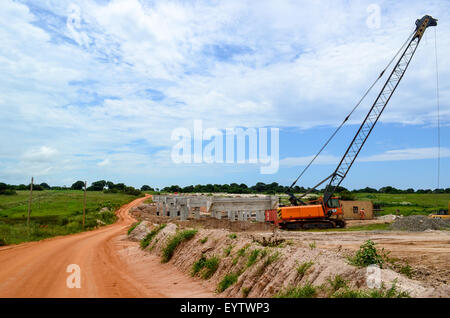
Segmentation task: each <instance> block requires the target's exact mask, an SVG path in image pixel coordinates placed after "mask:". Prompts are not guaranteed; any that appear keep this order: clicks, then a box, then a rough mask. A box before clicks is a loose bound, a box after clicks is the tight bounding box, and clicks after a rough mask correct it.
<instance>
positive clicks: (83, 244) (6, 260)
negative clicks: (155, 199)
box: [0, 195, 212, 298]
mask: <svg viewBox="0 0 450 318" xmlns="http://www.w3.org/2000/svg"><path fill="white" fill-rule="evenodd" d="M148 198H149V196H148V195H147V196H146V197H143V198H139V199H136V200H134V201H133V202H131V203H129V204H126V205H124V206H122V207H121V208H120V209H119V210H118V211H117V215H118V217H119V219H118V221H117V222H116V223H114V224H112V225H109V226H105V227H102V228H99V229H97V230H93V231H88V232H83V233H78V234H74V235H68V236H62V237H56V238H51V239H47V240H43V241H40V242H30V243H24V244H19V245H14V246H6V247H2V248H0V297H12V298H15V297H27V298H28V297H44V298H46V297H49V298H59V297H69V298H72V297H105V298H112V297H123V298H132V297H211V296H212V293H211V292H209V291H208V290H207V289H206V288H204V287H203V286H202V285H201V283H200V282H198V281H194V280H192V279H190V278H189V277H187V276H186V275H184V274H183V273H181V272H179V271H178V270H177V269H176V268H174V267H173V266H172V265H170V264H161V263H160V261H159V260H158V259H157V258H156V257H155V256H151V255H148V254H147V253H144V252H142V251H140V249H139V248H138V247H137V244H136V243H131V242H129V241H128V240H126V230H127V228H128V227H129V226H130V225H131V224H132V222H134V221H135V220H134V219H133V218H132V217H131V216H130V215H129V214H128V211H129V209H131V208H132V207H135V206H137V205H139V204H141V203H142V202H143V201H144V200H146V199H148ZM71 264H76V265H78V266H79V268H80V274H81V275H80V277H81V280H80V288H76V286H73V285H70V284H69V286H70V287H72V288H69V287H68V284H67V280H68V277H69V276H70V275H73V272H67V268H68V266H69V265H71Z"/></svg>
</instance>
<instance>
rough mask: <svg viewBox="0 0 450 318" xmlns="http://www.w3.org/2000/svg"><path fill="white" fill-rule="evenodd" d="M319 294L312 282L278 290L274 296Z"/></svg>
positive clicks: (286, 296) (301, 296)
mask: <svg viewBox="0 0 450 318" xmlns="http://www.w3.org/2000/svg"><path fill="white" fill-rule="evenodd" d="M316 295H317V289H316V287H314V286H313V285H311V284H310V283H307V284H305V285H303V286H298V287H290V288H288V289H286V290H284V291H283V290H282V291H280V292H278V293H277V294H276V295H275V296H274V298H313V297H315V296H316Z"/></svg>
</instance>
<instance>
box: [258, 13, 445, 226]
mask: <svg viewBox="0 0 450 318" xmlns="http://www.w3.org/2000/svg"><path fill="white" fill-rule="evenodd" d="M436 25H437V19H434V18H433V17H431V16H429V15H425V16H423V17H422V18H421V19H418V20H417V21H416V28H415V30H414V31H413V33H412V34H411V35H410V36H409V37H408V39H407V41H406V42H405V44H404V45H403V46H402V48H403V47H404V46H405V45H406V48H405V49H404V51H403V53H402V55H401V56H400V58H399V59H398V61H397V63H396V65H395V66H394V68H393V70H392V72H391V74H390V75H389V77H388V79H387V80H386V83H385V84H384V86H383V88H382V89H381V91H380V93H379V94H378V97H377V98H376V100H375V102H374V103H373V105H372V107H371V108H370V110H369V113H368V114H367V116H366V117H365V119H364V121H363V122H362V124H361V126H360V127H359V129H358V131H357V133H356V135H355V137H354V138H353V140H352V142H351V143H350V145H349V147H348V148H347V150H346V152H345V154H344V156H343V157H342V159H341V161H340V162H339V164H338V166H337V168H336V170H335V171H334V172H333V173H332V174H331V175H330V176H328V177H327V178H325V179H324V180H322V181H321V182H320V183H318V184H317V185H316V186H315V187H313V188H312V189H311V190H309V191H308V192H307V193H305V194H303V195H302V196H301V197H296V196H295V195H293V194H292V191H291V189H292V188H293V187H294V185H295V183H296V182H297V181H298V179H299V178H300V177H301V175H302V174H303V173H304V171H305V170H306V169H307V168H308V167H309V166H310V164H311V163H312V161H313V160H314V159H315V158H316V157H317V156H318V155H319V154H320V152H321V151H322V150H323V149H324V148H325V146H326V145H327V144H328V143H329V141H330V140H331V138H333V137H334V136H335V135H336V132H337V131H338V130H339V129H340V128H341V127H342V125H343V124H344V123H345V122H346V121H347V120H348V118H349V116H350V115H351V114H352V113H353V111H354V110H355V109H356V107H358V106H359V104H360V103H361V101H362V99H361V100H360V101H359V103H358V104H357V105H356V106H355V108H354V109H353V110H352V112H351V113H350V114H349V115H348V116H347V117H346V118H345V120H344V122H343V123H342V124H341V126H339V127H338V129H337V130H336V131H335V133H334V134H333V135H332V136H331V138H330V139H328V141H327V142H326V143H325V145H324V147H322V149H321V150H320V151H319V153H318V154H317V155H316V156H315V157H314V158H313V160H312V161H311V162H310V164H309V165H308V166H307V167H306V168H305V170H304V171H303V172H302V174H300V176H299V177H298V178H297V179H296V180H295V181H294V183H293V184H292V185H291V187H290V190H289V191H288V195H289V201H290V202H291V206H287V207H280V208H279V209H277V210H267V211H266V221H267V222H271V223H274V224H276V225H278V226H279V227H281V228H285V229H310V228H335V227H345V220H344V218H343V212H342V207H341V204H340V201H339V199H338V198H336V197H333V195H334V192H335V190H336V188H337V187H338V186H339V185H340V184H341V183H342V181H343V180H344V178H345V177H346V176H347V174H348V171H349V170H350V168H351V166H352V165H353V163H354V162H355V159H356V157H357V156H358V154H359V152H360V151H361V148H362V147H363V146H364V144H365V142H366V140H367V138H368V137H369V135H370V133H371V132H372V130H373V128H374V126H375V124H376V123H377V121H378V119H379V118H380V116H381V114H382V113H383V111H384V109H385V107H386V105H387V104H388V102H389V100H390V99H391V97H392V94H393V93H394V91H395V89H396V88H397V86H398V84H399V83H400V81H401V79H402V78H403V75H404V74H405V72H406V69H407V68H408V66H409V63H410V62H411V59H412V57H413V56H414V53H415V52H416V50H417V47H418V45H419V43H420V41H421V39H422V37H423V35H424V33H425V30H426V29H427V28H428V27H429V26H436ZM402 48H401V49H400V51H401V50H402ZM400 51H399V52H400ZM399 52H398V53H397V54H396V56H397V55H398V54H399ZM394 59H395V56H394ZM394 59H393V60H394ZM393 60H391V62H390V63H389V64H388V66H387V67H386V68H385V69H384V70H383V71H382V72H381V74H380V76H379V77H378V78H377V80H376V81H375V83H376V82H377V81H378V80H379V79H380V78H381V77H382V76H383V74H384V72H385V71H386V69H387V68H388V67H389V65H390V64H391V63H392V61H393ZM375 83H374V84H373V85H372V86H371V87H370V88H369V91H370V90H371V89H372V88H373V86H374V85H375ZM369 91H367V92H366V93H365V95H364V96H363V98H364V97H365V96H366V95H367V94H368V92H369ZM328 180H330V181H329V183H328V185H327V187H326V188H325V191H324V193H323V196H322V197H320V198H319V199H318V200H315V201H310V202H304V201H303V200H301V199H302V198H303V197H305V196H306V195H307V194H309V193H310V192H311V191H313V190H315V189H316V188H317V187H318V186H320V185H321V184H323V183H324V182H326V181H328Z"/></svg>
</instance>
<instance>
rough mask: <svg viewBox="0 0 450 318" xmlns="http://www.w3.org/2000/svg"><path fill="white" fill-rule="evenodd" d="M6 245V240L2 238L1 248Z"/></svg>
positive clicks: (0, 240)
mask: <svg viewBox="0 0 450 318" xmlns="http://www.w3.org/2000/svg"><path fill="white" fill-rule="evenodd" d="M4 245H6V240H5V239H4V238H2V237H0V246H4Z"/></svg>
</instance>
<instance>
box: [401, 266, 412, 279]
mask: <svg viewBox="0 0 450 318" xmlns="http://www.w3.org/2000/svg"><path fill="white" fill-rule="evenodd" d="M399 272H400V274H403V275H405V276H406V277H408V278H412V275H413V269H412V267H411V266H410V265H409V264H408V263H406V265H403V266H401V267H400V270H399Z"/></svg>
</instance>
